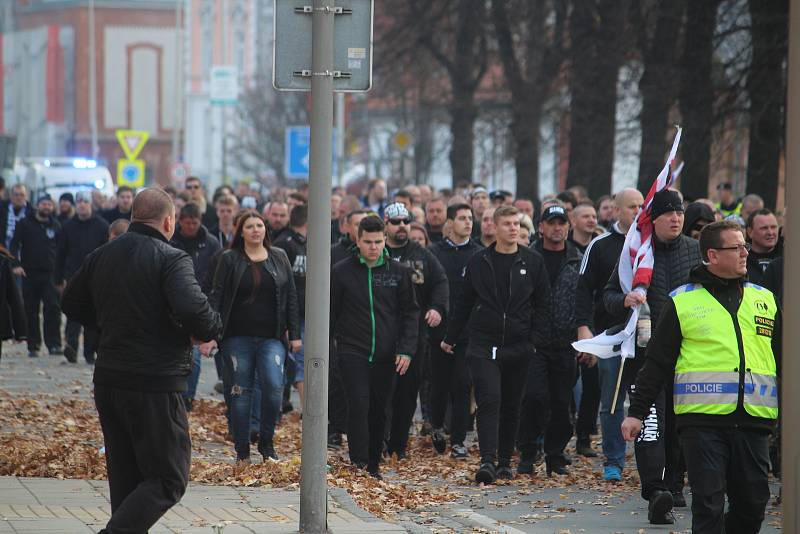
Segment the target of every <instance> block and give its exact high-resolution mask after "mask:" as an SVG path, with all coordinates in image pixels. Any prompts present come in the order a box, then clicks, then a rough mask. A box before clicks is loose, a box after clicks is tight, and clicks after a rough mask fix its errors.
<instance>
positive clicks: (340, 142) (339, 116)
mask: <svg viewBox="0 0 800 534" xmlns="http://www.w3.org/2000/svg"><path fill="white" fill-rule="evenodd" d="M335 111H336V185H344V183H342V182H343V180H344V137H345V135H344V93H336V109H335Z"/></svg>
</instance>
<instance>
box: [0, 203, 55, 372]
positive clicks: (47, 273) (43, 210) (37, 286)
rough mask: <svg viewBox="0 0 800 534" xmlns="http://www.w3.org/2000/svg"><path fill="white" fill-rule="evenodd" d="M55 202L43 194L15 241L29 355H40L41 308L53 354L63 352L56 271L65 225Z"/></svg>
mask: <svg viewBox="0 0 800 534" xmlns="http://www.w3.org/2000/svg"><path fill="white" fill-rule="evenodd" d="M54 209H55V204H54V203H53V200H52V199H51V198H50V195H48V194H47V193H45V194H43V195H40V196H39V199H38V201H37V202H36V212H35V213H30V214H29V215H28V216H27V217H25V218H24V219H22V220H21V221H19V222H18V223H17V224H16V228H15V230H14V238H13V239H12V240H11V250H10V251H11V254H12V255H13V256H15V257H19V258H20V262H19V266H17V267H16V268H15V269H14V274H16V275H17V276H22V277H23V278H22V297H23V299H24V300H25V313H26V316H27V320H28V356H30V357H31V358H35V357H36V356H38V355H39V347H40V346H41V344H42V334H41V332H40V330H39V308H40V305H42V307H43V308H44V312H43V313H44V342H45V345H46V346H47V350H48V352H49V353H50V354H51V355H59V354H62V351H61V311H60V310H59V308H58V291H57V290H56V285H55V281H54V280H53V274H54V271H55V268H56V246H57V244H58V239H59V234H60V232H61V226H60V225H59V224H58V221H56V220H55V218H54V217H53V210H54Z"/></svg>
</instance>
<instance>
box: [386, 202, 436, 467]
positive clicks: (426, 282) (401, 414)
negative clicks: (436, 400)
mask: <svg viewBox="0 0 800 534" xmlns="http://www.w3.org/2000/svg"><path fill="white" fill-rule="evenodd" d="M384 216H385V218H386V248H387V250H388V251H389V257H390V258H392V259H393V260H395V261H397V262H399V263H402V264H403V265H405V266H407V267H409V268H411V270H412V274H411V281H412V283H413V287H414V295H415V297H416V300H417V304H419V308H420V321H419V334H418V338H417V339H418V342H417V350H416V352H415V354H416V357H415V358H414V359H413V360H412V361H411V364H410V366H409V368H408V372H407V373H405V374H404V375H401V376H398V377H397V380H396V382H395V390H394V396H393V399H392V403H391V410H392V411H391V425H390V431H389V443H388V452H389V454H392V453H394V454H396V455H397V457H398V458H404V457H405V455H406V445H407V444H408V431H409V428H410V427H411V421H412V420H413V418H414V412H415V411H416V408H417V394H418V393H419V390H420V384H421V383H422V381H423V380H425V379H427V378H429V377H425V376H424V371H425V369H426V368H427V367H428V366H427V365H426V361H425V360H426V358H427V356H428V355H427V354H426V349H427V345H428V341H427V334H426V329H427V327H430V328H435V327H437V326H439V324H440V323H441V322H442V318H443V317H444V316H445V314H446V313H447V307H448V304H449V300H448V293H449V288H448V284H447V276H446V275H445V272H444V269H443V268H442V265H441V264H440V263H439V260H437V259H436V256H434V255H433V253H432V252H431V251H430V250H428V249H426V248H424V247H422V246H421V245H419V244H418V243H415V242H414V241H411V240H409V238H408V229H409V228H410V225H411V214H410V213H409V212H408V210H407V209H406V207H405V206H404V205H403V204H400V203H399V202H396V203H394V204H389V205H388V206H386V209H385V212H384ZM428 401H429V399H427V398H424V397H423V398H422V406H423V413H424V414H429V413H430V412H429V402H428Z"/></svg>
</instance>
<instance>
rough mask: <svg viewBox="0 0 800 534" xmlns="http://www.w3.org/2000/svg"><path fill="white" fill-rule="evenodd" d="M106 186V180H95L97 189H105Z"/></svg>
mask: <svg viewBox="0 0 800 534" xmlns="http://www.w3.org/2000/svg"><path fill="white" fill-rule="evenodd" d="M105 186H106V182H105V180H95V181H94V187H95V188H96V189H103V188H104V187H105Z"/></svg>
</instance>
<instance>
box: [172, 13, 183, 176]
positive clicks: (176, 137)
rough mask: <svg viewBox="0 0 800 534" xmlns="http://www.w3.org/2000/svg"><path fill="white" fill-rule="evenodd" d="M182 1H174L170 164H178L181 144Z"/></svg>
mask: <svg viewBox="0 0 800 534" xmlns="http://www.w3.org/2000/svg"><path fill="white" fill-rule="evenodd" d="M182 3H183V0H175V88H174V91H175V98H174V102H173V105H174V107H175V109H174V111H173V113H174V116H173V117H174V119H173V124H172V163H173V164H174V163H178V160H179V157H180V142H181V133H180V132H181V119H182V113H181V111H182V110H181V106H182V103H183V102H182V98H181V97H182V95H181V93H182V92H183V35H182V34H183V27H182V26H183V25H182V24H181V11H182V9H181V8H182V5H181V4H182Z"/></svg>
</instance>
